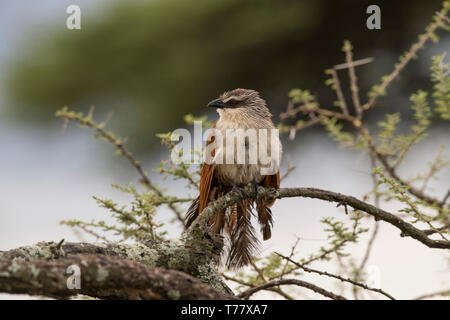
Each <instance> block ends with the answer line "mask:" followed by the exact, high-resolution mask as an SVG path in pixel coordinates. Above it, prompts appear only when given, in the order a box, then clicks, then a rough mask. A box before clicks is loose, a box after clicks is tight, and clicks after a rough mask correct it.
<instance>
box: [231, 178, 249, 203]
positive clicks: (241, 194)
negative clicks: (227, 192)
mask: <svg viewBox="0 0 450 320" xmlns="http://www.w3.org/2000/svg"><path fill="white" fill-rule="evenodd" d="M231 185H232V186H233V189H232V190H233V191H235V192H237V193H238V194H239V197H240V198H241V199H242V200H244V199H248V198H249V197H250V196H249V194H248V193H247V192H246V191H245V189H244V188H241V187H238V186H237V185H236V184H235V183H234V182H231Z"/></svg>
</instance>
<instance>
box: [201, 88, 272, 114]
mask: <svg viewBox="0 0 450 320" xmlns="http://www.w3.org/2000/svg"><path fill="white" fill-rule="evenodd" d="M208 107H213V108H217V112H218V113H219V115H220V116H239V115H243V116H244V115H249V116H253V117H255V116H260V117H263V118H270V117H271V116H272V115H271V113H270V111H269V109H268V108H267V105H266V101H265V100H264V99H262V98H261V97H260V96H259V92H258V91H255V90H251V89H240V88H239V89H234V90H231V91H227V92H224V93H222V94H221V95H220V97H219V98H218V99H214V100H212V101H211V102H210V103H208Z"/></svg>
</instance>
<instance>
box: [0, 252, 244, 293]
mask: <svg viewBox="0 0 450 320" xmlns="http://www.w3.org/2000/svg"><path fill="white" fill-rule="evenodd" d="M71 265H75V266H78V267H79V268H80V271H81V272H80V275H81V288H80V289H69V288H68V285H67V280H68V277H69V276H70V274H66V272H67V268H68V267H69V266H71ZM0 279H1V281H0V291H1V292H7V293H26V294H31V295H45V296H49V297H55V298H68V297H70V296H73V295H76V294H85V295H89V296H92V297H97V298H107V299H234V298H235V297H233V296H231V295H228V294H224V293H220V292H219V291H216V290H214V289H212V288H211V287H210V286H208V285H207V284H205V283H204V282H202V281H200V280H198V279H197V278H195V277H193V276H191V275H188V274H186V273H184V272H181V271H177V270H168V269H162V268H151V267H148V266H146V265H144V264H142V263H139V262H132V261H129V260H125V259H121V258H118V257H110V256H104V255H74V256H71V257H69V258H64V259H59V260H56V261H48V260H45V259H40V260H33V261H18V260H9V261H8V260H6V261H5V260H4V261H0Z"/></svg>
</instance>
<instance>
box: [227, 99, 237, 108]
mask: <svg viewBox="0 0 450 320" xmlns="http://www.w3.org/2000/svg"><path fill="white" fill-rule="evenodd" d="M228 103H229V104H230V106H233V107H234V106H235V105H237V101H236V100H230V101H228Z"/></svg>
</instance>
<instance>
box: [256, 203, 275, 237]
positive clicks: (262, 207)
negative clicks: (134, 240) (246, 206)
mask: <svg viewBox="0 0 450 320" xmlns="http://www.w3.org/2000/svg"><path fill="white" fill-rule="evenodd" d="M256 212H258V222H259V225H260V227H261V233H262V235H263V239H264V240H268V239H270V237H271V236H272V225H273V219H272V210H270V208H269V207H267V206H266V204H265V203H264V201H263V200H262V199H258V201H257V203H256Z"/></svg>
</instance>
